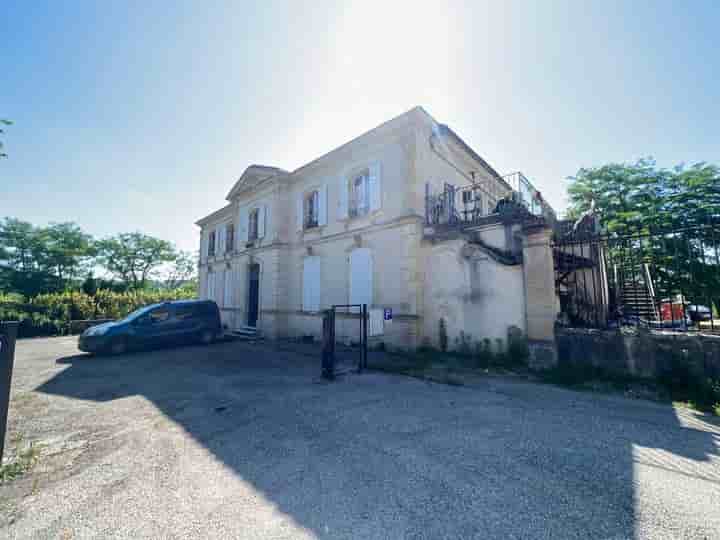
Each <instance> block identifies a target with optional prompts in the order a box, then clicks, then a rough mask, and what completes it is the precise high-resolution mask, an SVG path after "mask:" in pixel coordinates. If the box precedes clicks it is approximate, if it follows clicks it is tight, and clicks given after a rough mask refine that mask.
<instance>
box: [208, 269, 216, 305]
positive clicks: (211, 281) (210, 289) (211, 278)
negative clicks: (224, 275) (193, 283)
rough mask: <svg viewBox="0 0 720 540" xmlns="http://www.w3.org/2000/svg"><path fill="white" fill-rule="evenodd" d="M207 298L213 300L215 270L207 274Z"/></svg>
mask: <svg viewBox="0 0 720 540" xmlns="http://www.w3.org/2000/svg"><path fill="white" fill-rule="evenodd" d="M207 299H208V300H215V272H210V273H208V275H207Z"/></svg>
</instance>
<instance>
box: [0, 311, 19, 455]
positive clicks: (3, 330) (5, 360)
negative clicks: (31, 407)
mask: <svg viewBox="0 0 720 540" xmlns="http://www.w3.org/2000/svg"><path fill="white" fill-rule="evenodd" d="M17 328H18V323H17V322H0V463H2V457H3V452H4V450H5V431H6V430H7V417H8V408H9V406H10V383H11V382H12V370H13V361H14V359H15V339H16V338H17Z"/></svg>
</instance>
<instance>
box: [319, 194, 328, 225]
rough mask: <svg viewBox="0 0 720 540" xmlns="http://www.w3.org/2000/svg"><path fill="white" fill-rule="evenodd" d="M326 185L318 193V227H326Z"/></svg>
mask: <svg viewBox="0 0 720 540" xmlns="http://www.w3.org/2000/svg"><path fill="white" fill-rule="evenodd" d="M327 193H328V187H327V184H325V185H324V186H321V187H320V190H319V191H318V225H320V226H322V225H327Z"/></svg>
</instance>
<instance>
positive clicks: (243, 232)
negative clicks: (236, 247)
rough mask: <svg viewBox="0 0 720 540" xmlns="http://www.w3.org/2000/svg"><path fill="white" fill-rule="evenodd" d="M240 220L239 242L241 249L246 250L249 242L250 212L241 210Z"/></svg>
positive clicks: (244, 209) (245, 209)
mask: <svg viewBox="0 0 720 540" xmlns="http://www.w3.org/2000/svg"><path fill="white" fill-rule="evenodd" d="M239 215H240V218H239V219H238V232H237V236H238V242H239V244H240V249H244V248H245V244H247V241H248V211H247V208H241V209H240V214H239Z"/></svg>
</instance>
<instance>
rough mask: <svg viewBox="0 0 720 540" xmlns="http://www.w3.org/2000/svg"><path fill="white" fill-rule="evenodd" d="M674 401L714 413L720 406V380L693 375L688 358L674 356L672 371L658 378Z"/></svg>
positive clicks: (669, 370)
mask: <svg viewBox="0 0 720 540" xmlns="http://www.w3.org/2000/svg"><path fill="white" fill-rule="evenodd" d="M658 382H659V383H660V385H661V386H662V387H663V388H665V390H667V392H668V394H669V395H670V398H671V399H672V400H673V401H684V402H687V403H690V404H691V405H692V406H693V407H695V408H696V409H699V410H702V411H714V410H715V409H716V408H717V407H718V406H719V405H720V380H717V379H711V378H710V377H706V376H704V375H699V374H696V373H693V372H692V370H691V369H690V366H689V364H688V361H687V358H685V357H683V356H681V355H674V356H673V358H672V363H671V365H670V369H668V370H667V371H665V372H664V373H662V374H661V375H660V376H659V377H658Z"/></svg>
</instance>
